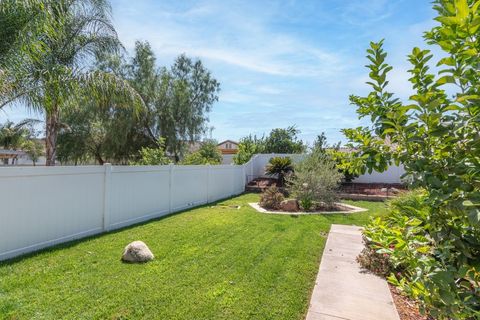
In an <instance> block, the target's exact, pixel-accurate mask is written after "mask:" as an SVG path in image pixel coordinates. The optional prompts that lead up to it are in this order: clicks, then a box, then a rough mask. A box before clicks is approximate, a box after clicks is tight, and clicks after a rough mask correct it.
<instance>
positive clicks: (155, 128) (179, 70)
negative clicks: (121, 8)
mask: <svg viewBox="0 0 480 320" xmlns="http://www.w3.org/2000/svg"><path fill="white" fill-rule="evenodd" d="M129 70H130V72H129V75H128V78H129V79H130V81H131V83H132V86H134V87H135V88H136V89H137V91H138V92H139V93H140V95H141V96H142V99H143V101H144V102H145V105H146V109H145V111H144V112H143V113H142V114H141V115H140V116H141V119H142V122H143V125H144V129H145V133H146V135H147V136H148V137H149V139H150V140H151V141H152V143H155V142H156V141H157V140H158V138H159V137H162V138H164V139H165V144H166V149H167V151H168V152H169V153H171V154H172V155H173V156H174V158H175V161H179V159H180V158H181V156H182V155H183V152H184V150H185V149H186V148H185V147H186V145H187V144H188V143H192V142H196V141H199V140H200V137H201V136H202V134H204V133H205V132H206V130H207V123H208V113H209V112H210V110H211V108H212V105H213V104H214V103H215V102H216V101H217V100H218V92H219V90H220V84H219V83H218V81H217V80H216V79H215V78H214V77H213V76H212V74H211V72H210V71H209V70H207V69H206V68H205V67H204V65H203V63H202V62H201V61H200V60H192V59H191V58H189V57H187V56H185V55H180V56H179V57H178V58H177V59H176V60H175V62H174V64H173V66H172V67H171V68H170V69H167V68H160V69H157V66H156V59H155V55H154V53H153V51H152V49H151V47H150V44H149V43H148V42H144V43H142V42H137V43H136V46H135V56H134V57H133V59H132V62H131V64H130V65H129Z"/></svg>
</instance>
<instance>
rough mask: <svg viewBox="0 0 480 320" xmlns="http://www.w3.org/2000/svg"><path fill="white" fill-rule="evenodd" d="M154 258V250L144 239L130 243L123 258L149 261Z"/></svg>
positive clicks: (129, 260)
mask: <svg viewBox="0 0 480 320" xmlns="http://www.w3.org/2000/svg"><path fill="white" fill-rule="evenodd" d="M153 258H154V256H153V253H152V251H150V249H149V248H148V247H147V245H146V244H145V243H144V242H142V241H133V242H131V243H129V244H128V245H127V246H126V247H125V250H124V251H123V255H122V260H123V261H125V262H147V261H150V260H152V259H153Z"/></svg>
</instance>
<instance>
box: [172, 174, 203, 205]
mask: <svg viewBox="0 0 480 320" xmlns="http://www.w3.org/2000/svg"><path fill="white" fill-rule="evenodd" d="M172 174H173V177H172V186H171V195H172V200H171V201H172V211H179V210H183V209H186V208H189V207H194V206H198V205H201V204H205V203H207V175H208V167H207V166H175V167H174V169H173V171H172Z"/></svg>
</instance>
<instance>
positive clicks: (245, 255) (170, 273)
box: [0, 194, 385, 319]
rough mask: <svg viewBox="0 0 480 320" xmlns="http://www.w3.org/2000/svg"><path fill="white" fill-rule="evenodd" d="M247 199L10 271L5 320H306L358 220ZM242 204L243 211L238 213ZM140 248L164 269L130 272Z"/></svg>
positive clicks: (96, 240)
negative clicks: (323, 276) (335, 244)
mask: <svg viewBox="0 0 480 320" xmlns="http://www.w3.org/2000/svg"><path fill="white" fill-rule="evenodd" d="M254 201H258V195H256V194H246V195H242V196H239V197H236V198H232V199H229V200H226V201H223V202H219V203H217V204H215V205H212V206H204V207H201V208H197V209H192V210H189V211H185V212H182V213H179V214H175V215H172V216H169V217H166V218H163V219H159V220H156V221H152V222H149V223H145V224H143V225H137V226H135V227H130V228H127V229H123V230H120V231H117V232H112V233H109V234H104V235H100V236H97V237H93V238H89V239H86V240H82V241H77V242H74V243H70V244H67V245H63V246H59V247H56V248H53V249H50V250H48V251H43V252H40V253H38V254H34V255H30V256H28V257H23V258H19V259H16V260H11V261H8V262H4V263H0V318H2V319H303V318H304V316H305V313H306V311H307V307H308V302H309V299H310V293H311V290H312V288H313V285H314V281H315V277H316V274H317V271H318V265H319V261H320V256H321V252H322V250H323V246H324V244H325V239H326V236H327V233H328V230H329V227H330V225H331V224H332V223H337V224H356V225H362V224H364V223H366V222H367V221H368V217H369V216H373V215H379V214H382V213H383V212H384V211H385V209H384V204H383V203H375V202H364V201H356V202H352V201H348V203H351V204H354V205H356V206H359V207H363V208H368V209H370V210H369V211H368V212H365V213H356V214H350V215H341V214H337V215H325V216H321V215H309V216H300V217H292V216H286V215H266V214H262V213H259V212H256V211H255V210H254V209H252V208H250V207H249V206H248V202H254ZM231 205H240V206H241V208H240V209H235V208H232V207H230V206H231ZM133 240H142V241H144V242H146V243H147V245H148V246H149V247H150V249H151V250H152V251H153V253H154V254H155V260H154V261H153V262H150V263H147V264H126V263H122V262H120V256H121V254H122V251H123V248H124V247H125V245H126V244H128V243H129V242H131V241H133Z"/></svg>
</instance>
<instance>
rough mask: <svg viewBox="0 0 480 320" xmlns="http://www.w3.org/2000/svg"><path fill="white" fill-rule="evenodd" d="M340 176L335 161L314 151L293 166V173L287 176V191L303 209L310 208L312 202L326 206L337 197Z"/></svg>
mask: <svg viewBox="0 0 480 320" xmlns="http://www.w3.org/2000/svg"><path fill="white" fill-rule="evenodd" d="M341 178H342V174H341V173H339V172H338V170H337V169H336V167H335V161H333V160H332V159H331V158H330V157H329V156H328V155H326V154H325V153H322V152H316V151H314V152H312V153H311V154H309V155H308V156H307V157H306V158H305V159H304V160H303V161H302V162H300V163H299V164H297V165H296V166H295V173H294V174H293V175H292V176H291V177H289V178H288V191H289V192H290V193H291V194H292V195H293V196H294V197H295V198H296V199H297V200H298V201H299V202H300V205H301V206H302V208H303V209H304V210H310V209H311V208H312V207H313V205H314V204H321V205H324V206H327V207H328V206H332V205H333V204H334V202H336V201H337V199H338V196H337V193H336V189H337V188H338V185H339V183H340V180H341Z"/></svg>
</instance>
